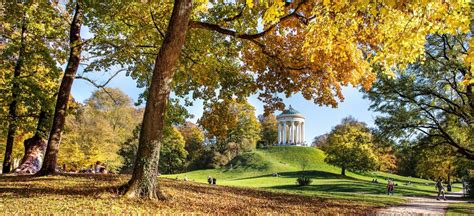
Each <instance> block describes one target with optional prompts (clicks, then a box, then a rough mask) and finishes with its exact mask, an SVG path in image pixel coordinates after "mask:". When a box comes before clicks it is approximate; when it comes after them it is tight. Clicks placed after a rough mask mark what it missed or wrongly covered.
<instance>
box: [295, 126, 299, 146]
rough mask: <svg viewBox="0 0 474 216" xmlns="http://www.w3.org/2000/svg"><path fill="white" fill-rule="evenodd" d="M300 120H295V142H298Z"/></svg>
mask: <svg viewBox="0 0 474 216" xmlns="http://www.w3.org/2000/svg"><path fill="white" fill-rule="evenodd" d="M298 126H299V125H298V122H297V121H295V144H297V143H298Z"/></svg>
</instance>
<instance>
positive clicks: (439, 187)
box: [435, 178, 446, 200]
mask: <svg viewBox="0 0 474 216" xmlns="http://www.w3.org/2000/svg"><path fill="white" fill-rule="evenodd" d="M435 187H436V190H438V196H437V197H436V199H437V200H439V196H440V195H443V199H444V200H446V196H445V195H444V186H443V182H442V181H441V178H439V179H438V181H437V182H436V185H435Z"/></svg>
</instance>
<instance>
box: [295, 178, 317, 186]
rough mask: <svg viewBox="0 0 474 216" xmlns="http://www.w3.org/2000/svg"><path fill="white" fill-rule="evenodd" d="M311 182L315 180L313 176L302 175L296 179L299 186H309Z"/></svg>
mask: <svg viewBox="0 0 474 216" xmlns="http://www.w3.org/2000/svg"><path fill="white" fill-rule="evenodd" d="M311 182H313V180H311V178H309V177H306V176H301V177H298V178H297V179H296V183H297V184H298V185H299V186H307V185H310V184H311Z"/></svg>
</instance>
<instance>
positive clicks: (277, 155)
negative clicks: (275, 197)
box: [164, 147, 458, 205]
mask: <svg viewBox="0 0 474 216" xmlns="http://www.w3.org/2000/svg"><path fill="white" fill-rule="evenodd" d="M324 157H325V156H324V153H323V152H322V151H321V150H319V149H315V148H306V147H273V148H269V149H265V150H256V151H253V152H249V153H246V154H244V155H242V156H240V157H238V158H236V159H234V160H233V161H232V162H231V163H230V164H231V165H228V166H227V167H224V168H220V169H208V170H196V171H191V172H187V173H182V174H178V175H164V177H167V178H176V177H178V178H179V179H183V178H184V177H185V176H186V177H187V178H188V179H190V180H194V181H196V182H204V183H205V182H206V181H207V176H212V177H215V178H217V184H219V185H230V186H238V187H251V188H258V189H263V190H271V191H279V192H287V193H295V194H304V195H314V196H318V197H323V198H336V199H348V200H354V201H362V202H368V203H371V204H375V205H384V204H399V203H403V202H404V201H405V199H404V198H403V196H424V195H434V193H435V190H434V182H432V181H429V180H424V179H419V178H411V177H404V176H399V175H395V174H389V173H383V172H373V173H365V174H358V173H352V172H348V173H347V176H346V177H341V176H340V175H339V174H340V168H338V167H335V166H331V165H329V164H327V163H325V162H324ZM302 170H305V171H302ZM272 173H278V174H279V175H280V176H279V177H273V176H272ZM301 175H305V176H309V177H311V178H312V179H313V183H312V184H311V185H309V186H304V187H300V186H297V185H296V178H297V177H298V176H301ZM374 178H376V179H377V180H378V182H379V184H374V183H372V182H371V181H372V179H374ZM386 178H392V179H394V180H395V183H396V184H398V186H397V187H396V189H395V196H388V195H385V184H386ZM408 182H411V184H407V183H408ZM456 186H457V185H454V187H455V190H458V188H456Z"/></svg>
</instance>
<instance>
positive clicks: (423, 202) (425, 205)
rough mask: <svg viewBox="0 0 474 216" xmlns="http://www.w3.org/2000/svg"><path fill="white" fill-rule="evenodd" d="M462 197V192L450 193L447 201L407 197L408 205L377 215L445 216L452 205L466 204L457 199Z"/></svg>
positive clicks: (387, 209)
mask: <svg viewBox="0 0 474 216" xmlns="http://www.w3.org/2000/svg"><path fill="white" fill-rule="evenodd" d="M461 196H462V193H460V192H456V193H450V194H447V195H446V198H447V200H446V201H445V200H436V197H407V199H408V203H406V204H403V205H400V206H393V207H389V208H385V209H380V210H379V211H378V212H377V213H376V215H444V214H445V212H446V210H447V208H448V205H449V204H450V203H459V202H465V201H460V200H457V199H456V198H459V197H461ZM453 198H454V199H453Z"/></svg>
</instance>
